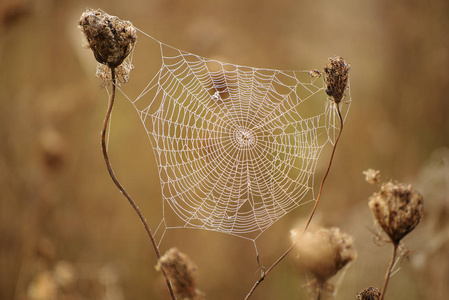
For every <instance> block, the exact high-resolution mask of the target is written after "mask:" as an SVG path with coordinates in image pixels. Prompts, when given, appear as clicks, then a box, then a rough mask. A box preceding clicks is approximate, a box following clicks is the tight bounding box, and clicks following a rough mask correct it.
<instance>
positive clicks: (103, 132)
mask: <svg viewBox="0 0 449 300" xmlns="http://www.w3.org/2000/svg"><path fill="white" fill-rule="evenodd" d="M111 77H112V92H111V96H110V98H109V105H108V110H107V112H106V117H105V119H104V122H103V128H102V129H101V149H102V151H103V157H104V161H105V162H106V167H107V169H108V172H109V175H110V176H111V178H112V181H114V183H115V185H116V186H117V188H118V189H119V190H120V192H122V194H123V196H125V197H126V199H127V200H128V202H129V204H131V206H132V207H133V208H134V211H135V212H136V213H137V215H138V216H139V218H140V221H142V224H143V226H144V227H145V230H146V232H147V234H148V237H149V238H150V241H151V243H152V245H153V248H154V251H155V252H156V256H157V258H158V259H160V258H161V252H160V250H159V247H158V246H157V244H156V241H155V239H154V237H153V234H152V233H151V229H150V227H149V226H148V223H147V221H146V220H145V217H144V216H143V214H142V212H141V211H140V209H139V207H138V206H137V204H136V203H135V202H134V200H133V199H132V198H131V196H130V195H129V194H128V193H127V192H126V191H125V189H124V188H123V187H122V185H121V184H120V182H119V181H118V179H117V177H116V176H115V174H114V171H113V170H112V166H111V163H110V162H109V155H108V151H107V149H106V139H105V137H106V129H107V127H108V123H109V119H110V117H111V113H112V107H113V106H114V100H115V90H116V84H117V80H116V78H115V68H111ZM161 270H162V274H163V275H164V277H165V281H166V283H167V287H168V290H169V292H170V295H171V298H172V299H173V300H176V297H175V293H174V291H173V287H172V285H171V283H170V280H168V277H167V275H166V273H165V271H164V269H163V268H161Z"/></svg>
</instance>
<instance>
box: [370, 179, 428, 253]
mask: <svg viewBox="0 0 449 300" xmlns="http://www.w3.org/2000/svg"><path fill="white" fill-rule="evenodd" d="M368 204H369V207H370V208H371V211H372V212H373V215H374V217H375V219H376V220H377V222H378V223H379V225H380V227H382V229H383V230H384V231H385V233H386V234H387V235H388V236H389V237H390V239H391V241H392V242H393V243H394V244H398V243H399V242H400V240H401V239H402V238H403V237H404V236H405V235H407V234H408V233H409V232H410V231H412V230H413V229H415V227H416V226H417V225H418V223H419V221H420V220H421V218H422V216H423V197H422V196H421V194H420V193H418V192H417V191H415V190H414V189H413V187H412V185H410V184H403V183H399V182H397V181H393V180H390V181H389V182H386V183H383V184H382V186H381V187H380V191H379V192H377V193H374V194H373V195H372V196H371V197H370V199H369V203H368Z"/></svg>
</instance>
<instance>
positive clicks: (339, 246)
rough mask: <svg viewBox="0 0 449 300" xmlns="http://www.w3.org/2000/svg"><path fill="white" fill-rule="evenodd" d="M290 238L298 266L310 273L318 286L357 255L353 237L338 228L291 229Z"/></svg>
mask: <svg viewBox="0 0 449 300" xmlns="http://www.w3.org/2000/svg"><path fill="white" fill-rule="evenodd" d="M292 239H293V241H296V246H295V250H296V252H297V254H298V263H299V266H300V268H301V269H303V270H305V271H307V272H309V273H310V274H312V275H313V276H314V277H315V279H316V280H317V281H318V284H319V285H320V286H323V285H324V283H325V282H326V281H327V280H328V279H330V278H331V277H332V276H334V275H335V274H337V272H338V271H339V270H341V269H342V268H343V267H344V266H346V265H347V264H348V263H349V262H351V261H353V260H355V258H356V257H357V252H356V250H355V248H354V241H353V238H352V237H351V236H350V235H348V234H347V233H344V232H342V231H341V230H340V229H339V228H330V229H325V228H321V229H318V230H316V231H306V232H305V233H303V234H298V233H297V232H296V231H292Z"/></svg>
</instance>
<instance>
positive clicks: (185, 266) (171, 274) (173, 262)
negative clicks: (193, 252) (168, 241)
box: [156, 248, 202, 300]
mask: <svg viewBox="0 0 449 300" xmlns="http://www.w3.org/2000/svg"><path fill="white" fill-rule="evenodd" d="M161 267H162V268H163V269H164V271H165V273H166V275H167V277H168V278H169V280H170V282H171V283H172V285H173V290H174V292H175V294H176V297H177V299H182V300H199V299H202V293H201V292H200V291H198V290H196V284H195V279H194V277H193V272H194V271H195V270H196V266H195V265H194V264H193V263H192V262H191V261H190V258H189V257H188V256H187V255H185V254H184V253H182V252H180V251H179V250H178V249H176V248H171V249H170V250H168V251H167V252H166V253H165V254H164V255H163V256H162V257H161V258H160V259H159V262H158V263H157V266H156V269H158V270H160V269H161Z"/></svg>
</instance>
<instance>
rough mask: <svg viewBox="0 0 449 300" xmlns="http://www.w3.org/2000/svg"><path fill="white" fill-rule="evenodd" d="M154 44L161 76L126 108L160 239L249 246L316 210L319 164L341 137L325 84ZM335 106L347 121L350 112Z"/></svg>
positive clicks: (303, 76)
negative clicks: (156, 200)
mask: <svg viewBox="0 0 449 300" xmlns="http://www.w3.org/2000/svg"><path fill="white" fill-rule="evenodd" d="M156 41H157V40H156ZM157 42H158V43H159V44H160V50H161V58H162V65H161V68H160V70H159V72H158V73H157V74H156V75H155V77H154V78H153V79H152V80H151V81H150V83H149V84H148V85H147V86H146V88H145V89H144V90H143V91H142V93H141V94H140V95H139V96H138V97H137V98H136V99H134V100H132V99H130V100H131V102H132V103H133V104H134V106H135V108H136V110H137V112H138V114H139V116H140V118H141V120H142V123H143V125H144V127H145V129H146V132H147V134H148V137H149V139H150V141H151V144H152V146H153V150H154V155H155V158H156V162H157V166H158V173H159V179H160V184H161V190H162V198H163V213H164V217H163V220H162V222H161V224H162V226H161V225H160V226H161V227H163V229H159V230H162V231H163V232H164V233H165V230H166V229H170V228H197V229H206V230H213V231H218V232H223V233H226V234H231V235H235V236H239V237H243V238H246V239H249V240H252V241H255V240H256V239H257V238H258V237H259V236H260V234H262V233H263V232H264V231H265V230H266V229H268V228H269V227H270V226H271V225H272V224H273V223H275V222H276V221H277V220H279V219H280V218H281V217H283V216H284V215H285V214H287V213H288V212H290V211H291V210H293V209H295V208H297V207H298V206H300V205H302V204H304V203H307V202H309V201H314V200H315V196H314V192H313V188H314V174H315V170H316V166H317V161H318V157H319V155H320V153H321V151H322V149H323V147H324V146H325V145H326V144H327V143H330V144H332V143H333V142H334V141H335V138H336V136H337V133H338V130H339V119H338V116H337V111H336V107H335V103H333V102H332V101H331V100H329V99H327V95H326V93H325V86H324V80H323V78H318V77H313V76H310V75H309V72H308V71H281V70H273V69H263V68H253V67H247V66H240V65H234V64H230V63H223V62H220V61H217V60H213V59H207V58H204V57H201V56H198V55H195V54H191V53H187V52H184V51H181V50H179V49H176V48H173V47H170V46H168V45H166V44H163V43H161V42H159V41H157ZM347 94H348V96H349V90H348V91H347ZM348 98H349V97H347V100H348ZM346 102H349V101H346ZM340 105H341V109H342V114H343V117H344V118H345V117H346V114H347V112H348V109H349V104H348V103H343V102H342V103H341V104H340ZM168 215H170V216H174V218H173V217H171V218H168V217H167V216H168ZM162 237H163V234H162ZM162 237H161V239H162Z"/></svg>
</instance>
